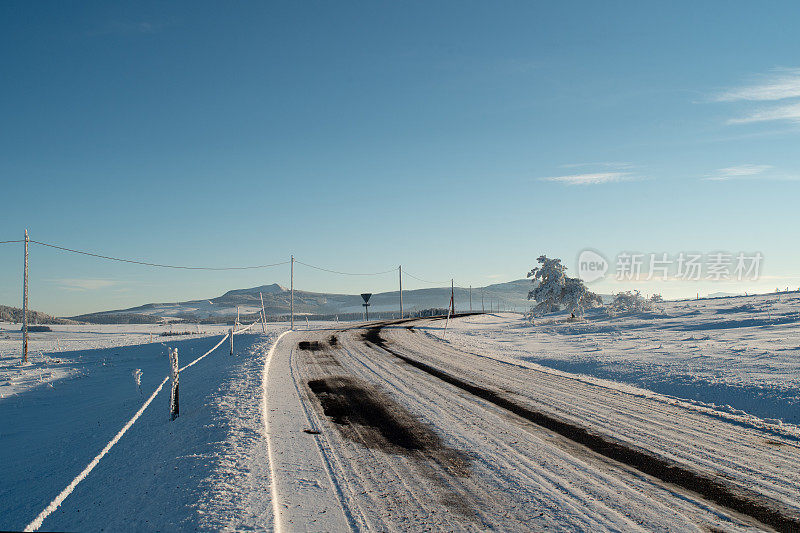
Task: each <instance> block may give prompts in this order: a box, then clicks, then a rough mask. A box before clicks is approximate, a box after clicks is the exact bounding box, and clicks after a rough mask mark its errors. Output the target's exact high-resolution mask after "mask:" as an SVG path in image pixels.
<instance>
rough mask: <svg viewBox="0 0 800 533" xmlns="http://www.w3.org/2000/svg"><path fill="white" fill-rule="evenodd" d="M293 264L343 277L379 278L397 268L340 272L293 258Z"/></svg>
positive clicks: (395, 270)
mask: <svg viewBox="0 0 800 533" xmlns="http://www.w3.org/2000/svg"><path fill="white" fill-rule="evenodd" d="M294 262H295V263H300V264H301V265H305V266H307V267H309V268H314V269H316V270H322V271H323V272H330V273H332V274H342V275H344V276H380V275H383V274H388V273H390V272H397V267H394V268H392V269H390V270H385V271H383V272H340V271H338V270H331V269H329V268H323V267H319V266H314V265H309V264H308V263H304V262H302V261H300V260H299V259H297V258H295V260H294Z"/></svg>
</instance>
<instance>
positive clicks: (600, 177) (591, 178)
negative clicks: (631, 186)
mask: <svg viewBox="0 0 800 533" xmlns="http://www.w3.org/2000/svg"><path fill="white" fill-rule="evenodd" d="M540 179H541V181H552V182H556V183H563V184H565V185H602V184H605V183H618V182H622V181H634V180H635V179H636V178H635V177H634V176H633V175H631V173H630V172H597V173H592V174H572V175H569V176H551V177H547V178H540Z"/></svg>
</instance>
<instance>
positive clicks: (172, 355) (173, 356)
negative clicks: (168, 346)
mask: <svg viewBox="0 0 800 533" xmlns="http://www.w3.org/2000/svg"><path fill="white" fill-rule="evenodd" d="M169 362H170V363H171V365H172V368H171V371H170V376H171V377H172V394H170V397H169V419H170V420H175V419H176V418H178V377H179V376H178V368H179V367H178V349H177V348H175V349H174V350H170V351H169Z"/></svg>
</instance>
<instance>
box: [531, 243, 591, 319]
mask: <svg viewBox="0 0 800 533" xmlns="http://www.w3.org/2000/svg"><path fill="white" fill-rule="evenodd" d="M536 261H537V262H538V263H539V266H538V267H536V268H534V269H533V270H531V271H530V272H529V273H528V277H529V278H533V283H535V284H536V286H535V287H534V288H533V290H531V291H530V292H529V293H528V299H529V300H535V301H536V302H537V305H536V306H535V307H534V308H533V309H531V313H532V314H533V315H541V314H545V313H551V312H553V311H557V310H559V309H561V308H562V307H564V308H565V309H566V310H567V311H569V312H571V313H573V314H575V313H577V314H578V315H581V314H583V310H584V309H588V308H591V307H597V306H600V305H602V304H603V302H602V300H601V299H600V297H599V296H598V295H597V294H595V293H593V292H591V291H589V290H588V289H587V288H586V285H585V284H584V283H583V280H581V279H580V278H570V277H567V276H566V275H565V274H564V272H565V271H566V270H567V267H565V266H564V265H562V264H561V259H550V258H549V257H547V256H546V255H542V256H540V257H539V258H538V259H537V260H536Z"/></svg>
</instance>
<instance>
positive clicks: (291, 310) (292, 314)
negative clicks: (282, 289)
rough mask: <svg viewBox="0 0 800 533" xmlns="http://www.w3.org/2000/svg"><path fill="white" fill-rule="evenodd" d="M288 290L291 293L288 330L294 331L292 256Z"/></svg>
mask: <svg viewBox="0 0 800 533" xmlns="http://www.w3.org/2000/svg"><path fill="white" fill-rule="evenodd" d="M290 278H291V279H290V280H289V290H290V291H291V293H292V296H291V301H290V302H289V314H290V315H291V326H289V329H294V256H292V266H291V269H290Z"/></svg>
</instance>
